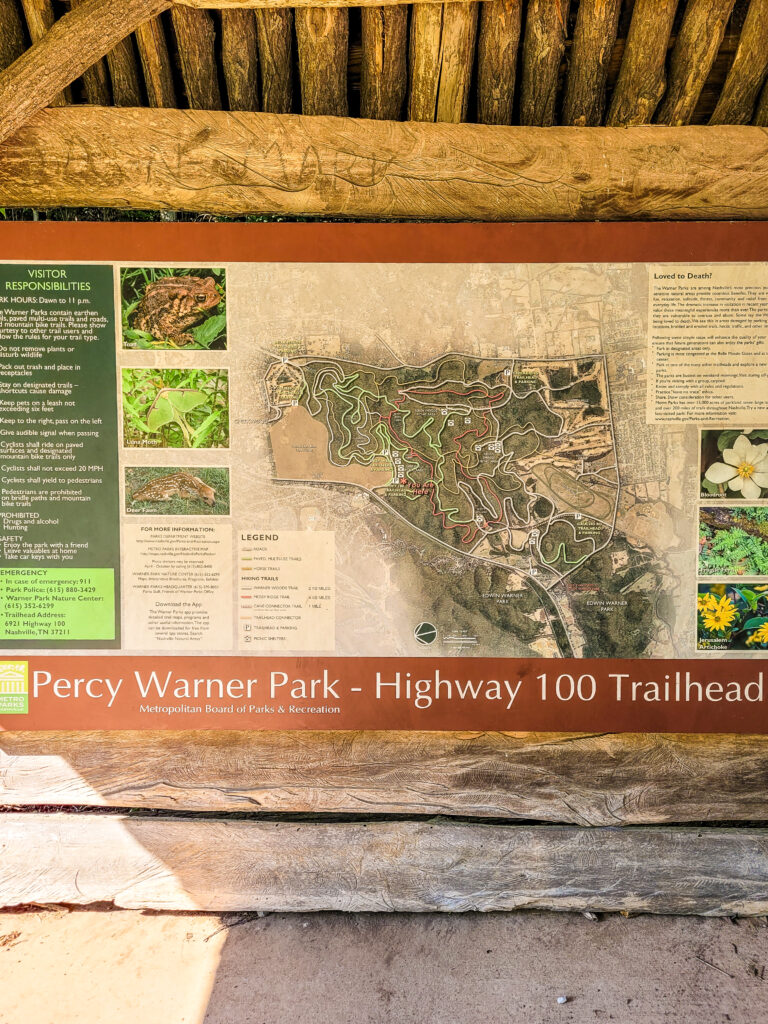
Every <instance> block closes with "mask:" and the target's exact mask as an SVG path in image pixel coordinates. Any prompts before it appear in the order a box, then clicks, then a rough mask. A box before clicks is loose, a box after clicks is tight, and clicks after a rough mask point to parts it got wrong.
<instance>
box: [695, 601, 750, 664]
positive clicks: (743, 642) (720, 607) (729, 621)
mask: <svg viewBox="0 0 768 1024" xmlns="http://www.w3.org/2000/svg"><path fill="white" fill-rule="evenodd" d="M696 605H697V613H696V625H697V640H696V646H697V648H698V650H700V651H758V652H760V653H762V654H765V651H766V649H768V585H764V584H759V585H755V584H741V583H739V584H730V583H711V584H707V583H702V584H699V592H698V595H697V599H696Z"/></svg>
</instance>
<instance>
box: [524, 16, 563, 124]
mask: <svg viewBox="0 0 768 1024" xmlns="http://www.w3.org/2000/svg"><path fill="white" fill-rule="evenodd" d="M570 7H571V0H530V2H529V4H528V11H527V14H526V18H525V37H524V39H523V72H522V77H521V80H520V124H523V125H541V126H543V127H545V128H546V127H548V126H549V125H553V124H554V123H555V100H556V99H557V83H558V77H559V74H560V64H561V62H562V59H563V54H564V53H565V37H566V32H567V25H568V12H569V10H570Z"/></svg>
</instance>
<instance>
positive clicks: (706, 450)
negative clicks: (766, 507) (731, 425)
mask: <svg viewBox="0 0 768 1024" xmlns="http://www.w3.org/2000/svg"><path fill="white" fill-rule="evenodd" d="M701 472H702V479H701V497H702V498H707V499H711V498H728V499H729V500H731V501H733V500H738V499H739V498H745V499H746V500H747V501H756V500H757V499H758V498H766V497H768V429H755V430H703V431H702V432H701Z"/></svg>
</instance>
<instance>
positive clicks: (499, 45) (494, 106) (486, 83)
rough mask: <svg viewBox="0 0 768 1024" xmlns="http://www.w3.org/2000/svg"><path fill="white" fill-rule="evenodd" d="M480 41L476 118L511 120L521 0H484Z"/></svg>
mask: <svg viewBox="0 0 768 1024" xmlns="http://www.w3.org/2000/svg"><path fill="white" fill-rule="evenodd" d="M480 6H481V11H480V34H479V38H478V41H477V120H478V121H479V122H480V123H481V124H512V110H513V105H514V99H515V76H516V74H517V51H518V48H519V46H520V25H521V19H522V11H523V5H522V0H485V2H484V3H482V4H481V5H480Z"/></svg>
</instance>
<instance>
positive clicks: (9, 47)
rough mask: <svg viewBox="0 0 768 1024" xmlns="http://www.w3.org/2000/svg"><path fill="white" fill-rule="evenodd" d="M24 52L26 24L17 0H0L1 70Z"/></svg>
mask: <svg viewBox="0 0 768 1024" xmlns="http://www.w3.org/2000/svg"><path fill="white" fill-rule="evenodd" d="M23 52H24V26H23V25H22V22H21V14H20V12H19V8H18V6H17V4H16V0H0V71H2V70H3V68H7V67H8V65H9V64H13V62H14V61H15V60H16V58H17V57H20V56H21V54H22V53H23Z"/></svg>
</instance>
